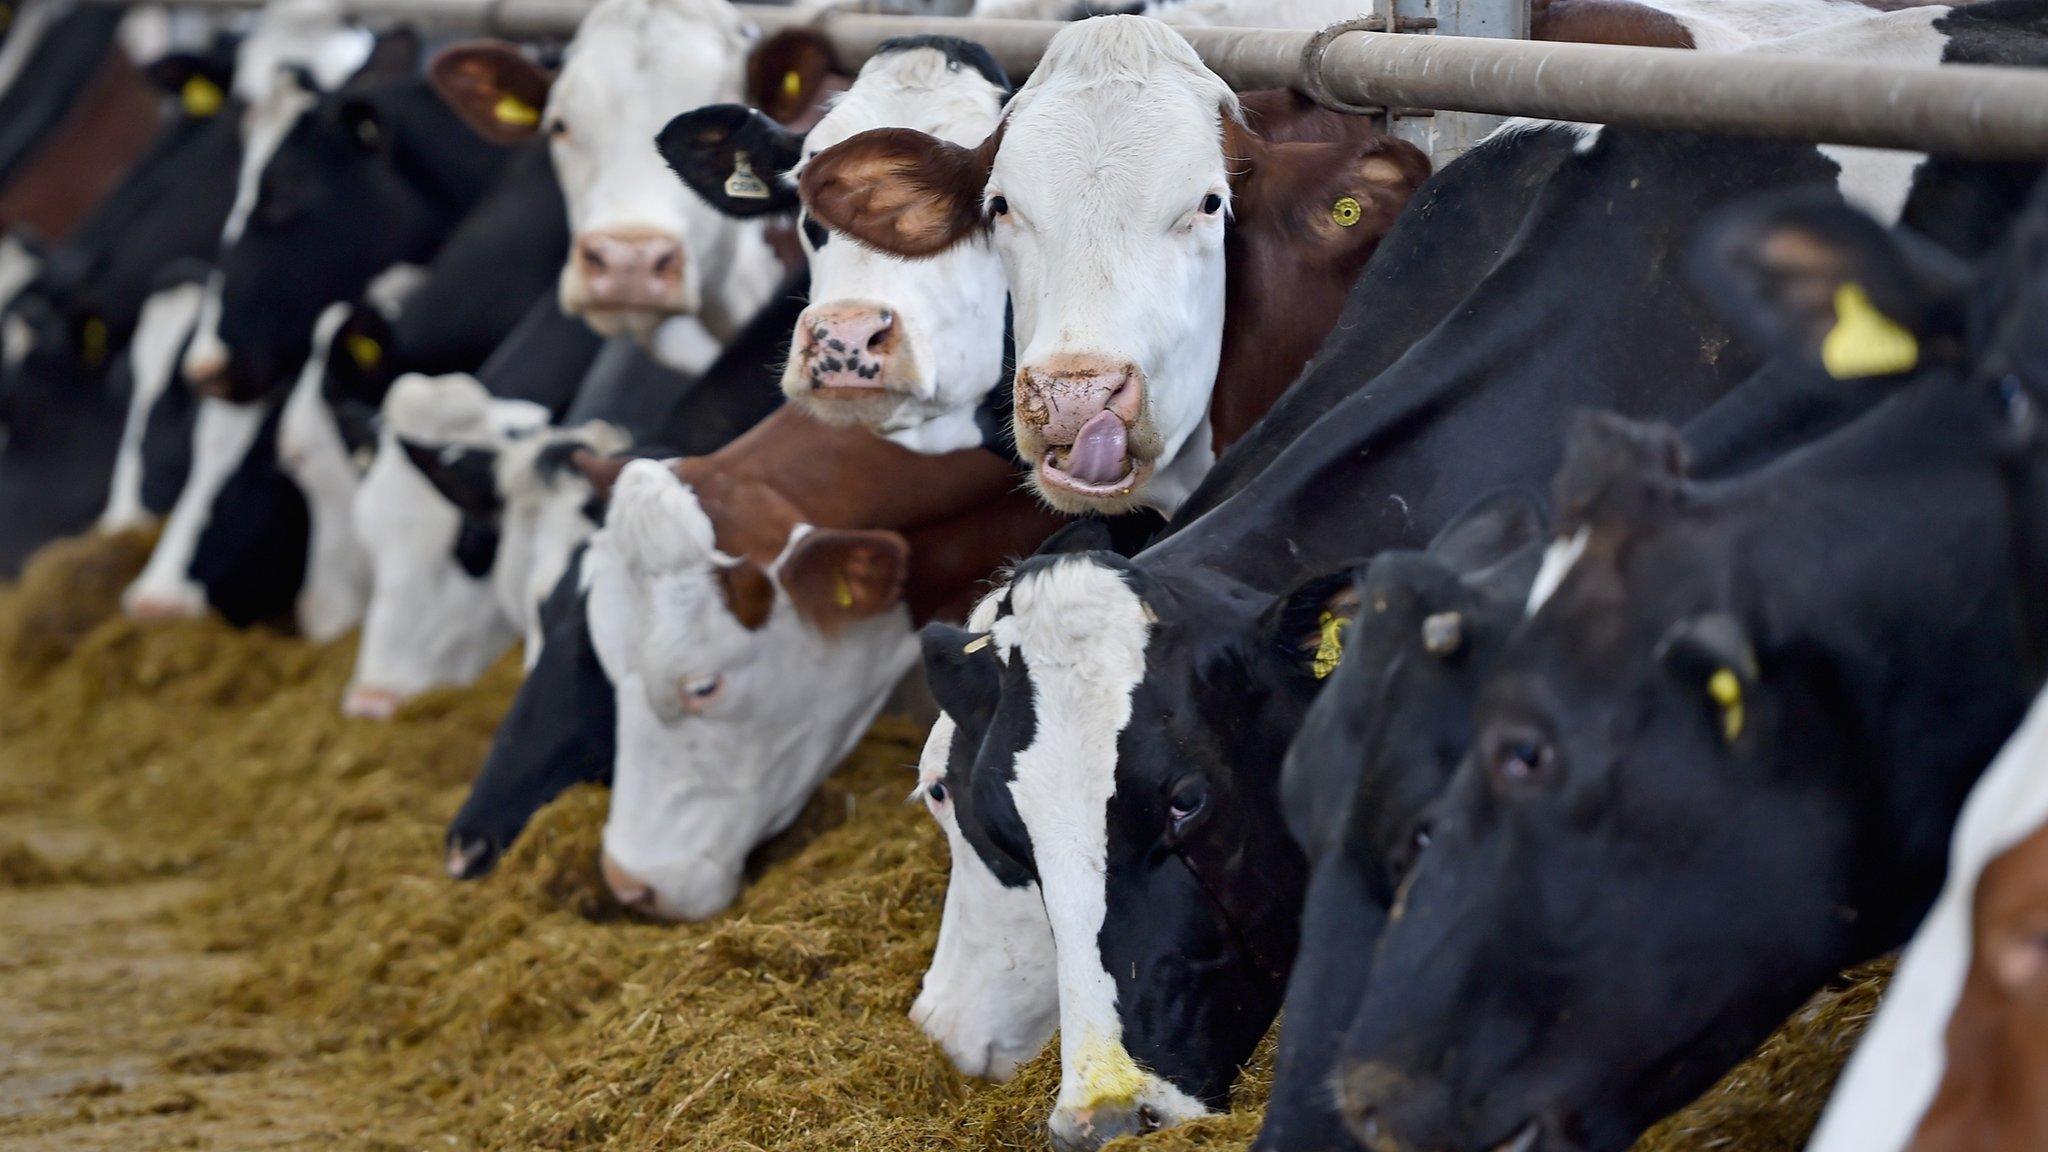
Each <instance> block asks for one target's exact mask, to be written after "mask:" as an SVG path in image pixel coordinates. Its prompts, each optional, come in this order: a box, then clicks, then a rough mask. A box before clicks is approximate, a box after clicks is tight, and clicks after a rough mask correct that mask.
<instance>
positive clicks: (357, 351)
mask: <svg viewBox="0 0 2048 1152" xmlns="http://www.w3.org/2000/svg"><path fill="white" fill-rule="evenodd" d="M342 344H343V345H344V346H345V347H347V349H348V358H349V359H351V360H353V361H355V362H356V367H358V368H360V369H362V370H363V371H365V372H375V371H376V370H377V365H379V364H381V363H383V362H384V346H383V345H382V344H379V343H377V341H375V340H373V339H371V338H370V337H368V336H365V335H363V334H362V333H361V332H351V333H349V335H348V336H347V338H345V339H344V340H343V341H342Z"/></svg>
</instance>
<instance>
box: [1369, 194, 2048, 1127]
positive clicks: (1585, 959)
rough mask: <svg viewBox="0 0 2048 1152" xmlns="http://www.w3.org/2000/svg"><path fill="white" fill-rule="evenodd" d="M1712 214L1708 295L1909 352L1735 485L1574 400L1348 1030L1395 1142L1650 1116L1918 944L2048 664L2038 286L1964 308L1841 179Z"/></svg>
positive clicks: (1863, 351) (1787, 336)
mask: <svg viewBox="0 0 2048 1152" xmlns="http://www.w3.org/2000/svg"><path fill="white" fill-rule="evenodd" d="M1712 235H1713V239H1712V240H1711V241H1710V247H1709V251H1710V253H1711V256H1710V259H1709V274H1710V276H1720V277H1723V278H1724V279H1723V280H1722V282H1721V284H1720V291H1719V292H1718V293H1717V294H1718V295H1721V296H1722V297H1723V299H1724V301H1732V302H1734V304H1735V309H1734V310H1735V311H1736V312H1737V314H1738V316H1739V317H1740V318H1741V319H1742V320H1743V321H1744V324H1745V327H1748V328H1750V329H1751V330H1752V331H1754V332H1757V333H1760V334H1762V335H1764V336H1765V337H1766V338H1767V339H1771V340H1772V341H1773V345H1774V347H1775V348H1776V349H1778V350H1782V351H1784V352H1788V353H1791V354H1795V355H1810V356H1811V358H1812V359H1813V361H1814V362H1815V363H1816V364H1817V365H1818V366H1824V367H1826V369H1827V370H1829V371H1830V372H1831V373H1832V374H1834V375H1836V376H1837V377H1838V378H1839V377H1845V376H1849V377H1866V376H1867V377H1896V376H1899V375H1902V374H1905V373H1909V372H1910V373H1915V374H1916V378H1915V379H1913V380H1912V381H1911V382H1910V383H1907V384H1905V385H1903V386H1901V387H1899V388H1898V391H1897V393H1896V394H1895V395H1893V396H1891V397H1890V398H1889V399H1887V400H1885V401H1883V402H1882V403H1880V404H1879V405H1878V406H1876V407H1875V408H1873V409H1872V410H1871V411H1870V412H1869V414H1867V415H1865V416H1863V417H1861V418H1860V419H1858V420H1856V421H1854V422H1853V423H1851V424H1850V425H1848V426H1846V427H1845V428H1843V429H1841V430H1840V431H1837V432H1835V433H1833V434H1831V435H1828V436H1826V437H1824V438H1823V439H1820V440H1818V441H1816V442H1814V443H1812V444H1810V445H1808V446H1806V447H1803V448H1801V449H1799V450H1796V451H1794V452H1792V453H1790V454H1788V455H1787V456H1785V457H1784V458H1782V459H1781V460H1779V461H1778V462H1777V463H1775V464H1773V465H1771V466H1769V467H1767V468H1764V469H1762V470H1760V471H1758V472H1755V473H1752V474H1750V475H1747V476H1744V477H1742V478H1740V479H1737V480H1733V481H1726V482H1722V483H1718V484H1703V483H1699V482H1696V481H1693V480H1691V479H1689V478H1688V476H1687V474H1686V466H1685V459H1684V452H1683V451H1682V449H1681V448H1680V446H1679V444H1678V441H1677V440H1676V438H1675V437H1674V436H1672V435H1671V434H1670V433H1668V432H1666V431H1661V430H1658V429H1656V428H1652V427H1646V426H1641V425H1631V424H1628V423H1626V422H1621V421H1617V420H1613V419H1611V418H1609V419H1605V420H1601V421H1594V422H1589V423H1588V424H1586V425H1585V426H1583V427H1582V428H1581V430H1580V432H1579V434H1578V436H1577V437H1576V443H1575V446H1574V449H1573V451H1572V452H1571V453H1570V455H1569V457H1568V459H1567V462H1566V465H1565V467H1564V469H1563V471H1562V472H1561V473H1560V475H1559V481H1558V488H1557V502H1558V505H1559V514H1560V518H1561V520H1562V527H1561V538H1560V540H1559V542H1558V544H1557V545H1555V546H1554V547H1553V550H1552V552H1551V555H1550V556H1549V558H1548V559H1547V561H1546V564H1545V570H1544V571H1543V572H1542V573H1541V574H1539V576H1538V578H1537V580H1536V584H1535V587H1534V589H1533V591H1532V594H1531V599H1530V615H1529V617H1528V618H1527V619H1526V620H1525V621H1524V623H1523V624H1522V625H1521V626H1520V628H1519V629H1518V630H1517V632H1516V634H1515V635H1514V637H1513V638H1512V639H1511V640H1510V641H1509V643H1508V644H1507V646H1506V647H1505V649H1504V650H1503V651H1502V653H1501V656H1500V658H1499V661H1498V662H1497V664H1496V665H1495V667H1494V669H1493V671H1492V672H1491V674H1490V675H1489V676H1488V678H1487V682H1486V684H1485V685H1484V687H1483V688H1482V689H1481V691H1480V695H1479V697H1478V703H1477V705H1476V708H1475V711H1474V720H1473V737H1472V743H1471V745H1470V748H1469V751H1468V753H1467V756H1466V758H1465V760H1464V761H1463V762H1462V763H1461V764H1460V765H1459V767H1458V769H1457V771H1456V773H1455V774H1454V776H1453V778H1452V780H1451V782H1450V784H1449V786H1448V788H1447V789H1446V791H1445V793H1444V796H1443V798H1442V799H1441V801H1440V802H1439V805H1438V807H1437V809H1436V811H1435V813H1434V819H1433V822H1432V839H1431V843H1430V845H1429V847H1428V848H1427V850H1425V851H1423V852H1422V853H1421V854H1420V855H1419V857H1418V858H1417V860H1416V863H1415V865H1414V868H1413V870H1412V871H1411V872H1410V873H1409V875H1408V877H1407V879H1406V881H1405V882H1404V885H1403V888H1402V891H1401V894H1400V897H1399V899H1398V901H1397V903H1396V905H1395V909H1394V912H1393V913H1392V915H1391V917H1390V920H1391V923H1390V924H1389V926H1388V928H1387V931H1386V933H1385V935H1384V937H1383V938H1382V940H1381V942H1380V946H1379V949H1378V952H1377V954H1376V957H1375V964H1374V967H1373V971H1372V973H1371V976H1370V978H1369V981H1368V983H1367V986H1366V988H1365V990H1364V993H1363V996H1362V997H1361V998H1360V1000H1359V1003H1358V1005H1357V1010H1356V1014H1355V1016H1354V1017H1353V1019H1352V1020H1351V1022H1350V1024H1349V1030H1348V1034H1347V1035H1346V1036H1345V1037H1344V1039H1343V1041H1342V1047H1341V1051H1340V1055H1339V1058H1338V1062H1337V1067H1336V1070H1335V1081H1336V1085H1337V1099H1338V1102H1339V1106H1340V1111H1341V1112H1342V1114H1343V1116H1344V1120H1345V1122H1346V1126H1347V1128H1348V1129H1349V1130H1350V1132H1351V1133H1352V1134H1353V1135H1354V1136H1356V1137H1357V1138H1358V1139H1359V1140H1360V1141H1361V1142H1363V1143H1364V1144H1366V1145H1367V1146H1368V1147H1370V1148H1372V1149H1375V1152H1379V1150H1384V1149H1392V1148H1431V1149H1454V1150H1465V1149H1474V1150H1477V1149H1488V1148H1495V1147H1511V1148H1515V1149H1518V1150H1523V1149H1530V1150H1547V1149H1587V1150H1594V1152H1598V1150H1606V1149H1620V1148H1624V1147H1626V1146H1627V1145H1628V1144H1629V1143H1630V1142H1631V1141H1633V1140H1634V1139H1635V1137H1636V1136H1637V1135H1638V1134H1639V1133H1640V1132H1641V1131H1642V1130H1643V1129H1644V1128H1645V1127H1647V1126H1648V1125H1649V1124H1650V1123H1651V1122H1652V1121H1654V1120H1655V1119H1657V1118H1658V1117H1660V1116H1662V1115H1663V1114H1664V1113H1666V1112H1668V1111H1670V1110H1671V1109H1673V1108H1675V1107H1677V1106H1678V1105H1680V1104H1683V1103H1684V1102H1685V1101H1687V1100H1689V1099H1690V1098H1692V1097H1693V1096H1694V1095H1695V1094H1697V1093H1698V1092H1699V1091H1700V1090H1702V1089H1704V1088H1705V1087H1706V1086H1707V1085H1708V1084H1710V1083H1711V1082H1712V1081H1713V1080H1714V1079H1715V1078H1716V1077H1717V1076H1718V1075H1720V1074H1721V1073H1722V1072H1723V1071H1725V1070H1726V1069H1727V1068H1728V1067H1729V1066H1730V1065H1731V1064H1733V1063H1734V1062H1735V1061H1736V1060H1737V1059H1739V1058H1740V1057H1741V1056H1742V1055H1743V1054H1744V1053H1746V1052H1748V1051H1749V1050H1750V1049H1751V1048H1752V1047H1753V1046H1754V1044H1755V1043H1756V1042H1757V1041H1758V1040H1760V1039H1761V1038H1762V1037H1763V1036H1764V1035H1765V1034H1766V1033H1767V1032H1768V1031H1769V1029H1770V1028H1771V1027H1772V1026H1774V1025H1775V1024H1776V1023H1777V1022H1778V1021H1779V1020H1780V1019H1782V1018H1783V1016H1784V1015H1785V1014H1786V1013H1787V1012H1788V1011H1790V1010H1791V1009H1792V1008H1793V1007H1795V1006H1796V1005H1797V1004H1798V1003H1799V1002H1800V1001H1801V1000H1802V999H1803V998H1804V997H1805V996H1807V995H1808V994H1810V993H1811V992H1812V991H1813V990H1814V989H1815V988H1817V987H1818V986H1820V985H1821V984H1822V983H1823V982H1824V981H1825V980H1827V979H1828V978H1829V977H1831V976H1832V975H1833V974H1834V973H1835V972H1837V971H1838V970H1839V969H1840V968H1842V967H1844V966H1845V965H1846V964H1848V963H1850V962H1853V961H1855V960H1857V959H1860V958H1864V957H1868V956H1871V955H1874V954H1877V953H1879V952H1882V951H1884V950H1886V949H1889V948H1891V947H1893V946H1895V945H1896V944H1897V943H1898V942H1899V941H1900V939H1901V938H1902V936H1903V935H1904V934H1905V932H1906V931H1907V930H1908V929H1910V927H1911V926H1912V925H1913V923H1914V922H1915V921H1916V920H1917V919H1918V917H1919V916H1920V914H1921V912H1922V911H1923V910H1924V909H1925V908H1926V906H1927V903H1928V901H1929V900H1930V899H1931V898H1932V896H1933V894H1934V888H1935V885H1936V882H1937V880H1938V878H1939V877H1940V875H1941V871H1942V864H1943V861H1944V859H1945V847H1946V843H1947V836H1948V831H1949V828H1950V824H1951V821H1952V820H1953V818H1954V815H1955V813H1956V811H1957V808H1958V807H1959V805H1960V803H1961V800H1962V797H1963V794H1964V793H1965V792H1966V791H1967V789H1968V788H1969V786H1970V784H1971V782H1972V781H1973V780H1974V779H1975V777H1976V775H1977V773H1978V772H1979V771H1980V770H1981V769H1982V768H1983V766H1984V764H1985V763H1986V762H1987V761H1988V760H1989V759H1990V757H1991V754H1992V753H1993V752H1994V751H1995V750H1996V749H1997V747H1998V745H1999V743H2000V742H2001V741H2003V739H2004V738H2005V736H2006V734H2007V733H2009V732H2010V731H2011V729H2012V726H2013V724H2014V723H2015V722H2016V721H2017V720H2018V718H2019V716H2020V713H2021V710H2022V709H2023V707H2024V705H2025V703H2026V701H2027V700H2028V699H2029V698H2030V697H2031V695H2032V694H2033V691H2034V689H2035V687H2036V685H2037V684H2038V680H2039V674H2038V671H2037V670H2036V668H2035V667H2034V663H2033V661H2034V657H2035V654H2036V653H2038V652H2039V651H2040V644H2041V641H2042V639H2043V637H2042V635H2041V633H2040V630H2039V629H2038V628H2037V627H2034V626H2033V621H2034V620H2037V619H2038V614H2037V612H2033V611H2030V609H2029V604H2030V602H2032V601H2037V600H2038V599H2039V596H2038V588H2039V584H2038V583H2037V582H2035V581H2034V580H2033V579H2031V578H2030V576H2031V573H2030V571H2029V565H2028V562H2027V557H2028V553H2029V551H2030V549H2031V548H2034V547H2038V544H2037V543H2034V544H2030V543H2028V541H2029V538H2032V540H2034V541H2036V542H2037V541H2038V539H2039V537H2040V535H2041V528H2042V521H2040V520H2039V519H2038V518H2036V517H2035V516H2034V515H2033V514H2032V511H2031V507H2030V505H2029V502H2028V501H2029V497H2030V494H2031V493H2030V490H2029V486H2028V485H2027V484H2025V483H2017V484H2016V483H2015V482H2014V477H2015V476H2016V475H2019V476H2024V475H2028V474H2032V475H2038V467H2039V465H2038V461H2039V460H2040V458H2041V457H2042V452H2041V447H2042V445H2041V444H2040V443H2039V441H2038V439H2037V438H2038V436H2039V433H2038V430H2037V421H2036V420H2035V413H2036V412H2037V411H2038V405H2039V403H2040V400H2041V396H2042V393H2041V391H2039V390H2040V389H2041V387H2042V384H2043V382H2044V381H2048V375H2044V374H2043V373H2042V367H2043V362H2042V361H2041V360H2040V358H2039V355H2038V352H2037V351H2030V350H2029V349H2030V348H2031V349H2036V350H2037V349H2038V348H2039V345H2038V343H2033V344H2031V345H2030V343H2029V341H2030V340H2031V339H2032V338H2026V339H2020V340H2014V339H2013V335H2014V331H2015V327H2014V325H2015V322H2016V321H2017V320H2018V317H2019V315H2020V314H2019V313H2015V312H2013V311H2010V310H2009V309H2010V308H2011V307H2012V306H2013V304H2014V303H2015V300H2016V299H2017V300H2018V302H2019V303H2020V305H2021V307H2022V308H2023V309H2024V308H2025V307H2026V302H2025V300H2024V297H2020V298H2015V297H2013V296H2012V295H2010V294H2009V293H2007V292H2004V291H2002V290H2001V289H2000V286H1999V282H1998V281H1996V280H1993V281H1988V282H1983V283H1980V284H1979V285H1978V287H1977V288H1976V289H1974V290H1973V291H1972V292H1971V294H1970V299H1969V306H1968V307H1965V306H1964V302H1963V301H1961V300H1959V299H1958V298H1957V295H1956V293H1957V291H1958V285H1957V283H1956V281H1955V279H1954V278H1953V276H1952V272H1953V270H1952V269H1940V268H1935V267H1934V266H1932V265H1930V264H1926V263H1922V262H1920V261H1918V260H1915V259H1913V258H1912V255H1913V254H1912V253H1910V252H1909V251H1907V250H1904V249H1902V248H1901V247H1900V246H1899V243H1898V242H1896V241H1894V240H1893V239H1892V238H1890V237H1888V236H1887V235H1886V234H1885V233H1884V232H1883V231H1882V230H1881V229H1880V228H1878V227H1877V226H1876V225H1875V224H1873V223H1871V222H1870V221H1868V220H1867V219H1862V218H1859V217H1856V216H1855V215H1854V214H1853V213H1851V212H1849V211H1848V210H1847V209H1846V208H1844V207H1842V206H1841V205H1840V204H1839V202H1834V203H1831V204H1825V205H1824V204H1820V203H1818V202H1803V201H1795V202H1790V203H1782V204H1776V205H1773V206H1770V207H1769V208H1768V209H1766V210H1763V211H1747V212H1738V213H1737V214H1736V215H1735V216H1733V217H1731V218H1728V219H1724V220H1723V221H1722V222H1721V223H1720V225H1719V227H1717V228H1716V230H1715V231H1714V232H1713V234H1712ZM2037 259H2038V258H2037ZM2008 271H2010V270H2009V269H2008ZM2032 275H2033V276H2034V277H2036V278H2038V276H2039V275H2040V272H2039V265H2038V264H2036V265H2035V271H2034V272H2033V273H2032ZM2036 282H2038V279H2037V280H2036ZM1959 352H1960V353H1962V356H1961V363H1960V365H1958V363H1957V359H1958V355H1957V354H1958V353H1959ZM2032 507H2038V505H2034V506H2032Z"/></svg>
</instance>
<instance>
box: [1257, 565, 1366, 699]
mask: <svg viewBox="0 0 2048 1152" xmlns="http://www.w3.org/2000/svg"><path fill="white" fill-rule="evenodd" d="M1364 571H1365V567H1364V565H1363V564H1359V565H1352V566H1348V567H1344V568H1339V569H1337V570H1336V571H1334V572H1328V573H1325V574H1323V575H1321V576H1313V577H1310V578H1309V579H1307V580H1305V581H1303V582H1302V583H1300V584H1297V585H1296V586H1295V587H1294V590H1293V591H1291V592H1289V593H1287V594H1286V595H1284V596H1282V597H1280V599H1279V600H1277V601H1275V602H1274V604H1273V606H1272V607H1270V608H1268V609H1267V610H1266V618H1265V621H1264V625H1263V626H1264V630H1265V635H1266V640H1267V646H1268V648H1269V650H1271V651H1273V652H1275V653H1277V654H1278V655H1279V657H1280V659H1281V661H1282V662H1283V663H1284V664H1285V665H1286V666H1287V667H1289V668H1291V669H1293V670H1295V671H1296V672H1298V673H1300V674H1301V675H1303V676H1307V677H1310V678H1312V679H1315V680H1325V679H1328V678H1329V675H1330V673H1332V672H1335V671H1336V670H1337V662H1338V661H1339V660H1341V659H1342V658H1343V656H1344V640H1345V635H1346V633H1347V632H1348V631H1349V630H1350V627H1351V621H1352V619H1353V618H1355V617H1356V616H1357V615H1358V604H1359V597H1358V578H1359V576H1360V575H1361V574H1363V572H1364Z"/></svg>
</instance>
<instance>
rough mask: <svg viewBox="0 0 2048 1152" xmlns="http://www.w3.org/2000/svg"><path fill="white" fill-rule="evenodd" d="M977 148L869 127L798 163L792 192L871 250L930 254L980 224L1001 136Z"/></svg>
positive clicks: (974, 231) (814, 212) (978, 229)
mask: <svg viewBox="0 0 2048 1152" xmlns="http://www.w3.org/2000/svg"><path fill="white" fill-rule="evenodd" d="M1002 135H1003V129H1002V127H1001V126H1000V125H999V126H997V128H996V130H995V132H994V133H992V134H991V135H990V136H989V138H988V139H987V140H985V141H983V142H982V144H981V146H980V147H978V148H963V147H961V146H960V145H958V144H953V143H949V142H947V141H944V140H940V139H938V138H936V137H933V136H927V135H925V134H924V133H922V132H916V131H912V130H911V129H908V128H873V129H870V130H868V131H866V132H862V133H860V134H858V135H856V136H851V137H848V138H847V139H845V140H842V141H840V142H839V143H837V144H835V145H833V146H832V147H830V148H827V149H825V150H824V151H823V152H820V153H818V154H817V155H816V156H813V157H811V159H810V162H809V163H808V164H806V165H804V174H803V179H802V181H801V182H800V185H799V191H800V192H801V193H802V195H803V202H804V206H805V207H806V208H809V209H810V211H811V215H813V216H815V217H817V218H818V220H819V221H820V222H821V223H823V224H824V225H825V226H826V227H828V228H831V229H832V230H834V231H836V232H843V233H845V234H846V235H848V236H851V237H853V238H854V239H855V240H858V241H860V242H861V243H863V244H866V245H867V246H868V247H870V248H877V249H880V250H881V251H884V252H890V253H894V254H895V255H898V256H909V257H918V256H936V255H938V254H939V253H941V252H944V251H945V250H946V249H948V248H951V247H952V246H953V245H955V244H958V243H959V242H961V241H962V240H965V239H967V238H968V237H970V236H974V235H977V234H979V233H980V232H981V231H982V230H983V228H984V222H983V220H982V212H981V196H982V190H983V189H985V188H987V187H988V174H989V166H990V165H991V164H992V163H993V162H994V160H995V154H996V147H997V145H998V144H999V142H1000V141H1001V139H1002Z"/></svg>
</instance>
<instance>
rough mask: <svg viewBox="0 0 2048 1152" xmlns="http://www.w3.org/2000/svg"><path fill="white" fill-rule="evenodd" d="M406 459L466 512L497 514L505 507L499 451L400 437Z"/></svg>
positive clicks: (442, 493) (439, 490)
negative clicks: (499, 466) (499, 470)
mask: <svg viewBox="0 0 2048 1152" xmlns="http://www.w3.org/2000/svg"><path fill="white" fill-rule="evenodd" d="M398 443H399V446H400V447H402V448H404V449H405V458H406V459H407V460H409V461H411V462H412V466H413V467H415V468H417V469H419V470H420V474H421V475H423V476H425V477H426V478H427V482H428V483H430V484H432V485H433V486H434V490H435V491H436V492H439V493H440V494H441V495H442V496H443V497H445V498H446V499H447V501H448V502H449V503H450V504H453V505H455V507H456V508H458V509H460V510H461V511H462V512H463V513H464V514H465V515H468V516H479V517H490V516H496V515H497V514H498V511H499V509H501V508H502V507H504V499H503V497H501V496H500V495H499V494H498V477H497V465H498V453H497V452H496V450H494V449H490V448H465V447H463V446H461V445H459V444H449V445H446V446H441V447H436V446H434V445H431V444H419V443H415V442H414V441H411V440H400V441H399V442H398Z"/></svg>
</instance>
